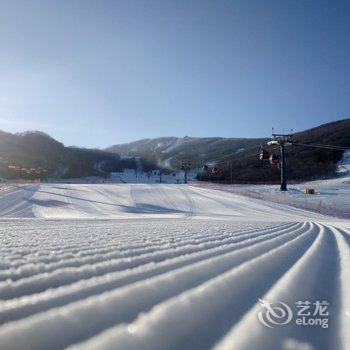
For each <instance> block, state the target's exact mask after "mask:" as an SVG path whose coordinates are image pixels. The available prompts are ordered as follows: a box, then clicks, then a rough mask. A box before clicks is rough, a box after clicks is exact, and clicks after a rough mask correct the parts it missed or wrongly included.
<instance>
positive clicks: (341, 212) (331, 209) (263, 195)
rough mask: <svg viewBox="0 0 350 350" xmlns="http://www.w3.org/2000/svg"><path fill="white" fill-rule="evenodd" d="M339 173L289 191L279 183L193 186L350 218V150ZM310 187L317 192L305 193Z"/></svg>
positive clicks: (293, 185)
mask: <svg viewBox="0 0 350 350" xmlns="http://www.w3.org/2000/svg"><path fill="white" fill-rule="evenodd" d="M337 173H338V176H337V177H335V178H333V179H323V180H317V181H310V182H304V183H301V184H289V185H288V191H287V192H281V191H280V186H279V185H241V184H240V185H220V184H215V183H202V182H197V183H194V184H193V185H196V186H199V187H205V188H212V189H214V188H215V189H218V190H222V191H225V192H227V191H231V192H233V193H236V194H240V195H243V196H247V197H252V198H257V199H262V200H265V201H268V202H274V203H278V204H286V205H289V206H293V207H297V208H302V209H306V210H311V211H314V212H317V213H321V214H326V215H332V216H337V217H343V218H348V219H350V151H346V152H344V155H343V159H342V160H341V161H340V163H339V165H338V171H337ZM306 188H313V189H314V190H315V194H312V195H309V194H305V189H306Z"/></svg>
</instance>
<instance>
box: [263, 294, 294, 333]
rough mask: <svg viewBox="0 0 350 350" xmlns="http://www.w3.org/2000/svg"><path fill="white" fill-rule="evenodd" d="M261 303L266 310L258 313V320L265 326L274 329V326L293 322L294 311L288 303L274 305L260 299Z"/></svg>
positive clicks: (279, 302) (280, 302)
mask: <svg viewBox="0 0 350 350" xmlns="http://www.w3.org/2000/svg"><path fill="white" fill-rule="evenodd" d="M259 302H260V304H261V305H262V306H263V307H264V310H263V311H260V312H258V319H259V321H260V322H261V323H262V324H263V325H264V326H266V327H269V328H274V326H282V325H286V324H288V323H289V322H290V321H291V320H292V318H293V312H292V309H291V308H290V307H289V306H288V305H287V304H286V303H283V302H282V301H278V302H276V303H272V302H270V301H268V300H263V299H259Z"/></svg>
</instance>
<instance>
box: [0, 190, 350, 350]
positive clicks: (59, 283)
mask: <svg viewBox="0 0 350 350" xmlns="http://www.w3.org/2000/svg"><path fill="white" fill-rule="evenodd" d="M0 215H1V217H2V218H1V225H0V231H1V232H0V242H1V244H0V257H1V261H0V348H1V349H9V350H11V349H29V350H31V349H33V350H34V349H35V350H40V349H50V350H51V349H65V348H69V349H84V350H85V349H137V350H138V349H150V350H151V349H152V350H153V349H159V350H160V349H162V350H163V349H191V350H193V349H200V350H202V349H216V350H224V349H230V350H231V349H234V350H236V349H238V350H240V349H249V350H255V349H256V350H258V349H259V350H260V349H263V350H264V349H266V350H271V349H283V350H289V349H304V350H305V349H307V350H310V349H314V350H316V349H317V350H318V349H335V350H338V349H339V350H341V349H347V348H348V345H349V344H350V337H349V329H350V298H349V296H350V269H349V266H350V249H349V246H350V229H349V228H350V224H349V221H348V220H341V219H336V218H330V217H326V216H322V215H319V214H317V213H311V212H307V211H304V210H300V209H296V208H291V207H287V206H283V205H277V204H274V203H265V202H263V201H260V200H254V199H250V198H245V197H241V196H237V195H235V194H232V193H226V192H223V191H217V190H213V189H203V188H196V187H191V186H185V185H166V184H113V185H112V184H104V185H102V184H100V185H99V184H32V185H21V186H17V187H15V188H10V189H6V190H4V191H2V192H1V193H0ZM259 298H262V299H267V300H274V301H283V302H285V303H288V304H289V305H293V304H294V303H295V302H296V301H298V300H326V301H328V302H329V303H330V312H331V316H330V326H329V328H327V329H322V328H317V327H300V326H297V325H295V324H293V323H291V324H288V325H285V326H280V327H279V328H274V329H270V328H267V327H265V326H263V325H262V324H261V323H260V322H259V321H258V318H257V314H258V312H259V310H261V306H260V304H259V303H258V299H259Z"/></svg>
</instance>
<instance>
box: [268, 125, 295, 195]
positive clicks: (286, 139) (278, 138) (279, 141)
mask: <svg viewBox="0 0 350 350" xmlns="http://www.w3.org/2000/svg"><path fill="white" fill-rule="evenodd" d="M272 136H273V138H274V140H272V141H270V142H268V143H267V144H268V145H269V146H273V145H279V146H280V151H281V162H280V170H281V191H287V180H286V177H287V176H286V157H285V146H289V145H291V144H292V137H293V134H275V133H274V129H272Z"/></svg>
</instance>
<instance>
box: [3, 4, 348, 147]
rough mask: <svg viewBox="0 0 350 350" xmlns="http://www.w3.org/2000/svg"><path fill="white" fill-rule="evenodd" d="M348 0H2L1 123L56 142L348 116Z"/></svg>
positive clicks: (212, 132)
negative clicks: (44, 133)
mask: <svg viewBox="0 0 350 350" xmlns="http://www.w3.org/2000/svg"><path fill="white" fill-rule="evenodd" d="M349 33H350V2H349V1H321V0H318V1H312V0H305V1H301V0H294V1H287V0H276V1H271V0H264V1H262V0H258V1H253V0H242V1H238V0H237V1H235V0H231V1H221V0H213V1H206V0H201V1H195V0H187V1H182V0H172V1H170V0H169V1H168V0H160V1H152V0H149V1H144V0H138V1H135V0H125V1H124V0H123V1H122V0H120V1H119V0H115V1H107V0H94V1H92V0H82V1H76V0H69V1H67V0H57V1H53V0H43V1H35V0H23V1H17V0H9V1H7V0H0V77H1V79H0V129H2V130H6V131H10V132H15V131H24V130H41V131H45V132H47V133H49V134H50V135H52V136H53V137H55V138H57V139H58V140H60V141H62V142H64V143H65V144H66V145H78V146H85V147H105V146H108V145H111V144H116V143H122V142H128V141H133V140H136V139H140V138H148V137H157V136H185V135H190V136H224V137H258V136H259V137H265V136H268V135H269V134H270V131H271V127H272V126H274V127H275V128H276V129H277V130H279V131H283V130H285V131H288V130H289V129H290V128H293V129H294V130H303V129H306V128H309V127H312V126H316V125H318V124H321V123H325V122H329V121H332V120H337V119H344V118H348V117H349V116H350V95H349V92H350V40H349Z"/></svg>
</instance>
